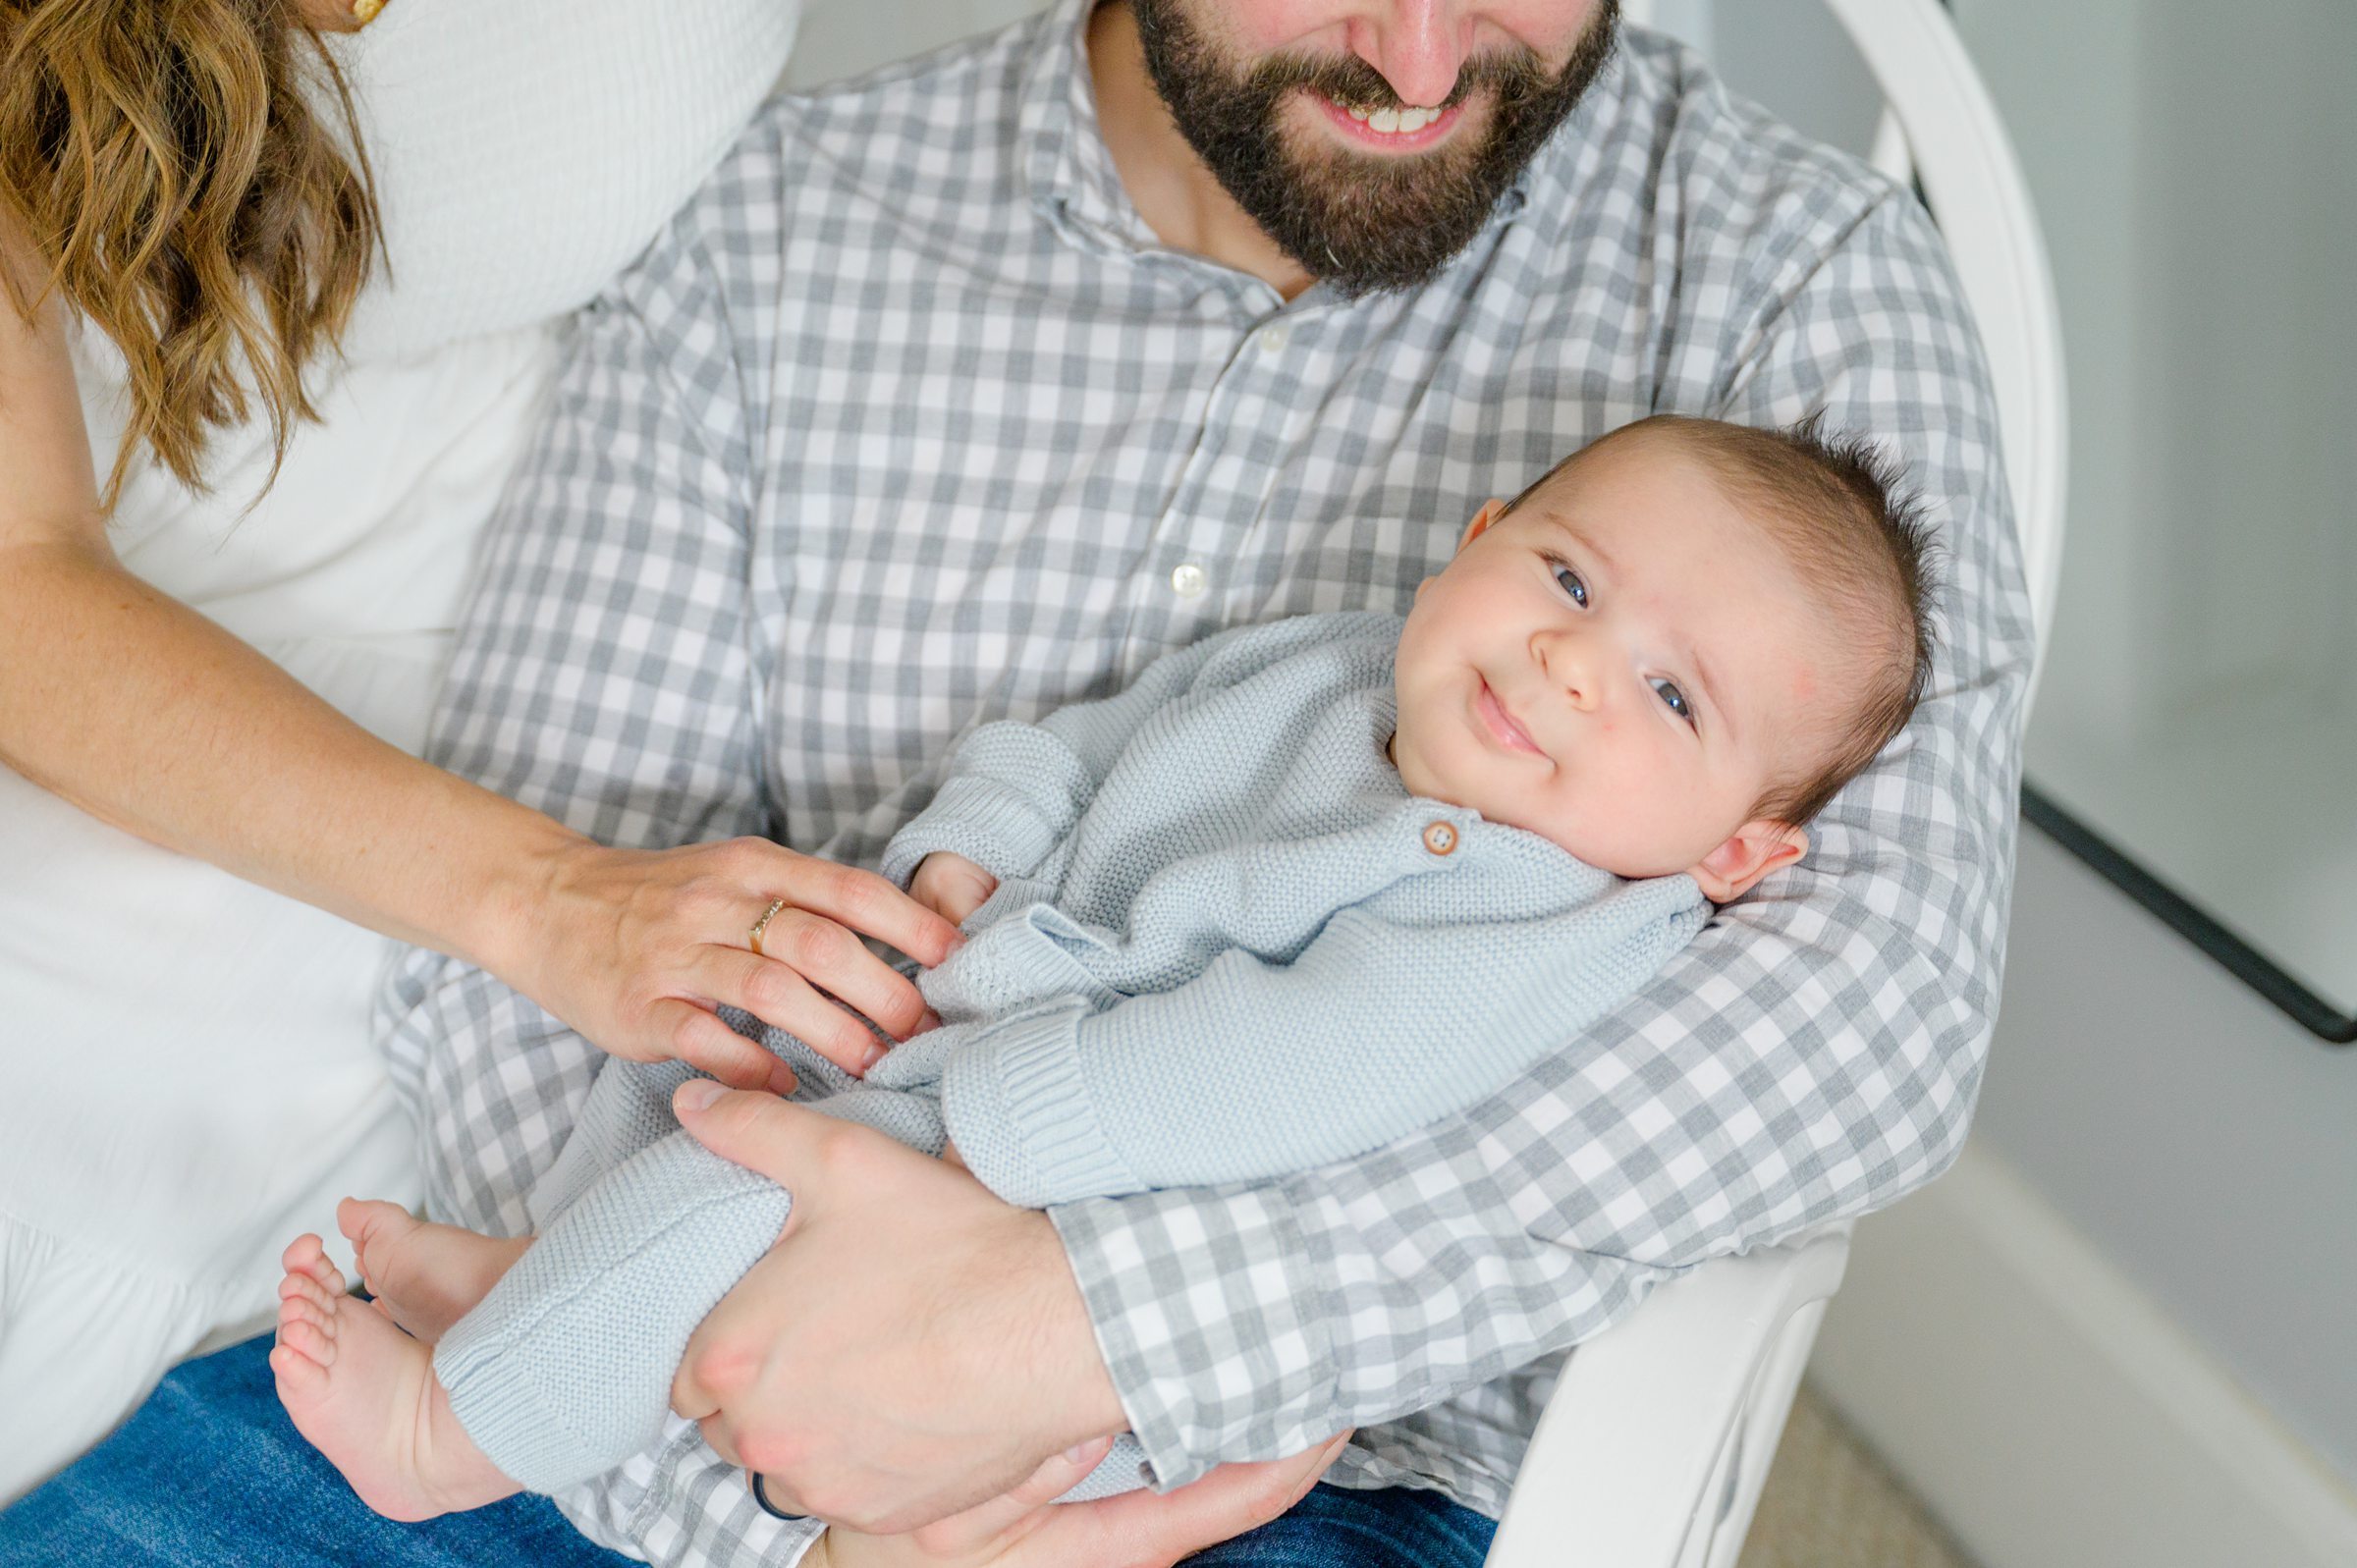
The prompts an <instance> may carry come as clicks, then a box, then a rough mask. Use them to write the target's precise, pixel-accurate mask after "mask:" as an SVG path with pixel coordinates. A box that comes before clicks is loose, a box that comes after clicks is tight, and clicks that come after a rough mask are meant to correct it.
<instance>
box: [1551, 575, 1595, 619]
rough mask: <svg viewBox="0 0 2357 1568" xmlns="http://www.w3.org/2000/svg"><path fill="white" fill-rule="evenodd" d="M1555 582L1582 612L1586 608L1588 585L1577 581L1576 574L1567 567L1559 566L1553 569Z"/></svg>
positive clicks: (1577, 576)
mask: <svg viewBox="0 0 2357 1568" xmlns="http://www.w3.org/2000/svg"><path fill="white" fill-rule="evenodd" d="M1555 580H1556V583H1557V585H1558V586H1560V587H1561V588H1562V590H1563V592H1565V593H1567V594H1569V595H1570V596H1571V602H1572V603H1573V604H1575V605H1577V606H1579V607H1580V608H1581V609H1582V610H1585V609H1586V608H1587V607H1588V585H1587V584H1586V583H1584V582H1582V581H1580V580H1579V573H1578V572H1576V571H1573V570H1572V569H1571V568H1569V567H1562V566H1559V567H1557V568H1555Z"/></svg>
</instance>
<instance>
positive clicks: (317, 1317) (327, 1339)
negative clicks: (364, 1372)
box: [270, 1301, 336, 1369]
mask: <svg viewBox="0 0 2357 1568" xmlns="http://www.w3.org/2000/svg"><path fill="white" fill-rule="evenodd" d="M329 1321H330V1320H329V1318H328V1317H327V1315H326V1314H323V1313H320V1312H318V1311H316V1310H315V1309H314V1308H312V1307H311V1306H310V1305H309V1304H308V1303H307V1302H302V1301H282V1302H280V1303H279V1306H278V1350H276V1351H273V1352H272V1353H271V1356H270V1364H271V1365H272V1366H273V1367H276V1366H277V1365H278V1361H279V1351H286V1352H291V1353H292V1354H293V1355H295V1356H297V1357H298V1358H300V1359H301V1360H303V1361H307V1362H309V1363H310V1364H311V1365H312V1366H314V1367H319V1368H322V1369H324V1368H328V1367H332V1366H334V1365H335V1364H336V1336H335V1334H334V1332H333V1331H332V1330H331V1329H330V1328H329V1327H328V1323H329Z"/></svg>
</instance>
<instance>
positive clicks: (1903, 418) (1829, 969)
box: [1051, 190, 2031, 1487]
mask: <svg viewBox="0 0 2357 1568" xmlns="http://www.w3.org/2000/svg"><path fill="white" fill-rule="evenodd" d="M1851 206H1852V210H1853V211H1854V217H1853V218H1852V219H1850V220H1847V221H1845V222H1844V223H1843V224H1842V225H1841V227H1839V228H1838V230H1837V231H1836V234H1835V236H1834V238H1833V239H1832V240H1831V241H1830V242H1829V241H1827V240H1826V239H1824V238H1823V236H1824V233H1825V231H1824V230H1823V229H1822V228H1819V229H1818V231H1817V234H1818V238H1817V239H1816V240H1815V241H1814V243H1813V245H1812V246H1810V247H1806V248H1804V247H1801V246H1799V245H1797V244H1793V243H1787V244H1786V245H1785V246H1784V247H1783V248H1782V249H1781V251H1778V250H1775V249H1773V248H1771V247H1760V246H1754V247H1747V248H1746V255H1747V257H1750V258H1751V259H1748V260H1747V261H1746V263H1745V265H1746V268H1747V270H1746V272H1745V274H1744V275H1743V276H1742V277H1739V278H1730V279H1724V280H1722V279H1709V280H1687V283H1686V284H1685V285H1681V288H1693V289H1703V288H1716V287H1722V286H1724V287H1732V288H1738V289H1741V290H1745V291H1748V292H1749V294H1750V296H1751V297H1752V298H1753V299H1754V301H1755V302H1753V303H1752V304H1751V305H1750V306H1749V308H1748V309H1746V310H1743V311H1741V312H1738V313H1737V316H1736V328H1737V329H1740V330H1739V331H1738V330H1728V331H1727V332H1725V333H1724V334H1719V335H1714V337H1713V339H1712V341H1711V342H1710V343H1708V344H1705V345H1702V346H1700V348H1699V349H1698V350H1697V352H1696V355H1695V357H1696V360H1697V362H1698V363H1701V362H1704V361H1707V362H1708V364H1709V365H1710V367H1711V368H1710V370H1709V372H1708V376H1707V379H1706V378H1705V377H1704V375H1703V374H1702V373H1701V372H1699V371H1698V372H1697V373H1696V374H1695V375H1694V377H1692V378H1691V379H1681V377H1680V376H1679V373H1678V372H1677V371H1676V370H1675V369H1674V368H1672V370H1671V372H1670V373H1669V384H1668V385H1667V386H1666V387H1665V389H1664V402H1665V405H1666V406H1675V407H1678V408H1680V409H1682V411H1687V412H1693V413H1700V414H1712V415H1717V416H1721V417H1726V418H1730V419H1736V420H1741V421H1743V422H1746V423H1751V424H1781V423H1785V422H1789V421H1791V420H1794V419H1796V418H1799V417H1801V416H1803V415H1805V414H1807V413H1809V412H1811V411H1813V410H1817V409H1823V410H1825V412H1826V415H1827V421H1828V425H1829V427H1830V428H1832V429H1834V430H1838V431H1845V432H1857V433H1863V434H1869V435H1872V436H1875V437H1877V438H1880V439H1881V440H1883V441H1884V442H1886V443H1887V444H1889V445H1891V446H1892V447H1893V448H1895V449H1896V450H1897V452H1898V453H1899V454H1900V455H1901V456H1903V457H1904V458H1905V459H1906V460H1907V461H1908V463H1909V465H1910V468H1911V470H1912V474H1913V477H1914V478H1915V480H1916V482H1917V483H1918V484H1919V485H1920V486H1921V489H1922V492H1923V495H1924V498H1925V501H1926V503H1927V506H1928V508H1929V512H1930V515H1931V516H1932V518H1933V520H1934V521H1935V522H1936V523H1937V524H1938V526H1939V528H1940V530H1941V534H1942V538H1943V541H1944V544H1945V546H1946V599H1945V603H1944V605H1943V607H1942V613H1941V615H1940V616H1939V618H1938V626H1939V632H1940V653H1939V658H1938V668H1937V672H1936V676H1935V679H1934V683H1933V686H1932V690H1931V692H1930V695H1929V698H1928V700H1927V701H1926V702H1925V703H1924V705H1923V707H1922V708H1921V710H1920V711H1919V713H1918V714H1917V716H1916V718H1915V720H1914V722H1913V723H1912V724H1911V725H1910V726H1909V728H1908V730H1907V731H1906V733H1905V734H1904V735H1903V736H1902V737H1901V738H1900V739H1899V741H1898V742H1896V743H1895V744H1894V745H1893V746H1892V748H1891V750H1890V751H1889V752H1888V753H1886V755H1885V757H1884V758H1883V760H1882V761H1881V762H1880V763H1879V764H1878V765H1877V766H1876V767H1875V768H1874V769H1872V770H1871V771H1870V772H1869V773H1867V774H1866V775H1864V776H1863V777H1861V778H1860V779H1859V780H1858V781H1856V782H1855V783H1854V784H1851V786H1850V787H1849V788H1847V789H1846V790H1844V791H1843V792H1842V794H1841V795H1840V797H1839V798H1838V799H1837V800H1836V802H1835V803H1834V804H1833V806H1832V807H1831V809H1829V810H1828V811H1827V812H1826V813H1825V814H1824V815H1823V816H1821V817H1820V818H1819V819H1818V820H1817V822H1816V823H1815V824H1814V825H1813V837H1814V838H1815V847H1814V849H1813V851H1812V852H1811V854H1810V855H1809V856H1808V857H1807V858H1806V859H1805V860H1804V861H1803V862H1801V863H1800V864H1799V865H1798V866H1796V867H1794V868H1792V869H1790V870H1788V871H1785V872H1782V873H1780V874H1779V875H1777V876H1776V877H1774V878H1771V879H1770V880H1769V881H1768V882H1767V883H1765V884H1763V886H1762V887H1761V888H1759V889H1757V890H1755V891H1754V892H1753V894H1752V895H1751V896H1749V897H1748V898H1746V899H1744V900H1742V901H1740V902H1738V903H1736V904H1734V905H1730V906H1728V907H1727V908H1726V909H1725V910H1724V911H1722V913H1721V916H1720V918H1719V919H1718V920H1716V921H1715V922H1714V923H1713V924H1712V925H1711V926H1710V927H1709V928H1708V929H1706V930H1705V931H1704V932H1703V933H1702V935H1701V937H1700V938H1699V939H1698V940H1697V941H1696V942H1695V943H1694V944H1693V945H1692V946H1689V947H1687V948H1686V949H1685V950H1684V951H1683V952H1682V953H1681V954H1679V955H1678V956H1677V957H1676V958H1675V959H1673V960H1672V962H1671V964H1670V965H1669V966H1668V967H1667V968H1666V969H1665V970H1664V971H1663V973H1662V974H1661V976H1660V978H1659V979H1657V980H1656V981H1655V982H1654V983H1653V984H1652V985H1650V986H1649V987H1647V988H1646V989H1645V990H1644V991H1642V992H1641V993H1640V994H1639V995H1638V996H1637V997H1636V998H1635V999H1634V1000H1630V1001H1629V1002H1627V1003H1626V1004H1625V1005H1623V1006H1621V1007H1620V1008H1618V1009H1617V1011H1615V1012H1614V1013H1613V1014H1611V1015H1610V1016H1609V1017H1607V1018H1605V1019H1604V1020H1602V1021H1601V1022H1600V1023H1598V1024H1597V1025H1596V1026H1595V1027H1593V1028H1591V1029H1589V1030H1588V1031H1586V1032H1585V1033H1584V1034H1582V1035H1579V1036H1578V1037H1577V1038H1564V1039H1563V1040H1562V1042H1561V1044H1560V1047H1559V1049H1557V1050H1556V1051H1554V1052H1552V1053H1551V1054H1548V1055H1547V1056H1545V1057H1544V1058H1543V1059H1542V1060H1541V1061H1540V1062H1539V1063H1538V1064H1537V1065H1536V1066H1535V1067H1534V1068H1533V1069H1532V1070H1531V1071H1530V1072H1528V1073H1526V1074H1524V1075H1523V1076H1522V1077H1520V1078H1519V1079H1517V1080H1516V1081H1515V1082H1514V1083H1513V1084H1512V1085H1510V1086H1509V1087H1508V1088H1507V1089H1506V1090H1505V1091H1504V1092H1503V1093H1501V1094H1499V1095H1496V1096H1493V1097H1491V1098H1490V1099H1487V1100H1485V1101H1483V1102H1482V1103H1480V1104H1479V1105H1477V1106H1475V1107H1473V1108H1470V1109H1469V1110H1468V1111H1466V1112H1465V1113H1464V1114H1462V1115H1460V1116H1456V1117H1452V1118H1450V1119H1448V1120H1446V1121H1444V1122H1441V1123H1439V1124H1437V1125H1434V1126H1432V1127H1429V1128H1426V1129H1424V1130H1422V1131H1419V1132H1416V1133H1413V1134H1411V1135H1409V1136H1407V1137H1405V1138H1403V1139H1401V1140H1399V1141H1398V1142H1396V1143H1393V1144H1391V1145H1389V1146H1387V1147H1386V1148H1384V1149H1382V1150H1380V1151H1378V1152H1376V1153H1375V1154H1372V1155H1369V1156H1366V1157H1362V1158H1359V1159H1355V1160H1351V1161H1348V1162H1342V1163H1338V1164H1333V1165H1328V1166H1326V1167H1323V1168H1320V1169H1318V1170H1315V1171H1311V1172H1308V1173H1305V1174H1301V1175H1297V1176H1294V1177H1291V1178H1288V1179H1285V1180H1281V1181H1277V1182H1274V1183H1267V1184H1259V1185H1231V1186H1225V1187H1215V1188H1206V1189H1195V1190H1187V1191H1166V1192H1154V1193H1146V1194H1141V1195H1137V1196H1132V1197H1124V1198H1113V1199H1097V1200H1092V1201H1089V1202H1084V1203H1075V1204H1068V1205H1064V1206H1062V1207H1059V1208H1056V1209H1054V1210H1052V1211H1051V1214H1052V1216H1053V1217H1054V1219H1055V1221H1056V1223H1057V1226H1058V1228H1059V1230H1060V1232H1061V1234H1062V1235H1063V1238H1064V1241H1065V1245H1066V1248H1067V1252H1068V1254H1069V1258H1070V1260H1071V1263H1072V1267H1073V1270H1074V1272H1075V1274H1076V1275H1077V1277H1078V1279H1079V1281H1080V1286H1081V1289H1082V1292H1083V1294H1084V1296H1085V1298H1086V1300H1087V1303H1088V1306H1089V1311H1090V1314H1091V1317H1092V1319H1093V1321H1094V1324H1095V1327H1096V1332H1097V1338H1098V1343H1099V1347H1100V1349H1101V1350H1102V1352H1103V1354H1104V1356H1105V1359H1106V1363H1107V1365H1108V1367H1109V1368H1110V1369H1111V1371H1112V1374H1113V1378H1114V1381H1115V1384H1116V1386H1117V1388H1118V1389H1119V1391H1120V1393H1121V1396H1122V1399H1123V1401H1124V1406H1125V1408H1126V1409H1127V1412H1128V1415H1129V1417H1130V1421H1131V1424H1132V1427H1133V1428H1134V1430H1135V1432H1136V1433H1137V1435H1138V1437H1139V1438H1140V1440H1141V1441H1142V1442H1143V1444H1144V1446H1145V1448H1146V1451H1147V1453H1148V1455H1149V1459H1150V1463H1151V1464H1152V1466H1153V1469H1154V1471H1155V1475H1156V1479H1157V1484H1158V1485H1160V1486H1163V1487H1172V1486H1178V1485H1181V1484H1183V1483H1185V1482H1187V1481H1190V1480H1192V1479H1194V1478H1195V1477H1197V1476H1199V1475H1201V1474H1202V1473H1203V1472H1204V1471H1205V1470H1206V1469H1208V1468H1209V1467H1210V1466H1211V1465H1212V1464H1214V1463H1216V1462H1218V1461H1222V1460H1232V1459H1245V1458H1266V1457H1271V1456H1275V1455H1279V1454H1286V1453H1292V1452H1297V1451H1299V1450H1301V1449H1304V1448H1307V1447H1309V1446H1311V1445H1313V1444H1314V1443H1316V1442H1318V1441H1320V1440H1322V1439H1324V1438H1325V1437H1327V1436H1329V1435H1330V1434H1332V1433H1335V1432H1338V1431H1340V1430H1342V1429H1343V1428H1345V1427H1351V1426H1366V1425H1369V1424H1373V1423H1379V1422H1383V1421H1386V1420H1390V1419H1393V1418H1396V1417H1398V1416H1401V1415H1403V1414H1405V1413H1407V1412H1411V1411H1416V1410H1421V1409H1424V1408H1426V1407H1428V1406H1430V1405H1433V1404H1435V1403H1438V1402H1439V1401H1441V1400H1443V1399H1446V1398H1448V1397H1450V1396H1451V1395H1453V1394H1455V1393H1458V1392H1460V1391H1463V1390H1466V1389H1468V1388H1470V1387H1471V1386H1472V1385H1474V1384H1477V1383H1481V1382H1486V1381H1488V1380H1490V1379H1496V1378H1499V1377H1501V1376H1502V1375H1504V1374H1506V1373H1507V1372H1508V1371H1510V1370H1512V1369H1513V1368H1515V1367H1517V1366H1520V1365H1521V1364H1523V1363H1525V1362H1527V1361H1530V1360H1532V1359H1533V1358H1535V1357H1537V1356H1539V1355H1542V1354H1544V1353H1547V1352H1549V1351H1552V1350H1556V1349H1560V1348H1561V1347H1562V1346H1564V1345H1567V1344H1570V1343H1573V1342H1575V1341H1577V1340H1579V1339H1582V1338H1585V1337H1587V1336H1588V1335H1591V1334H1593V1333H1596V1332H1597V1331H1599V1330H1601V1329H1603V1328H1605V1327H1606V1326H1608V1325H1610V1324H1611V1323H1613V1322H1614V1321H1615V1320H1616V1319H1617V1318H1618V1317H1619V1316H1620V1315H1621V1314H1622V1313H1624V1312H1625V1311H1626V1310H1627V1309H1628V1308H1630V1307H1631V1306H1633V1305H1634V1304H1635V1303H1636V1302H1637V1301H1638V1300H1639V1299H1640V1298H1641V1297H1642V1296H1643V1295H1644V1294H1645V1293H1646V1291H1648V1290H1649V1289H1650V1288H1651V1287H1652V1286H1654V1285H1655V1284H1657V1283H1659V1282H1660V1281H1662V1280H1664V1279H1667V1278H1670V1277H1672V1276H1673V1275H1675V1274H1676V1273H1678V1272H1679V1271H1683V1270H1687V1269H1690V1268H1692V1267H1694V1266H1695V1265H1697V1264H1699V1263H1702V1262H1704V1261H1705V1260H1707V1259H1711V1258H1714V1257H1718V1256H1721V1255H1724V1254H1727V1253H1732V1252H1736V1251H1740V1250H1743V1249H1745V1248H1749V1247H1753V1246H1757V1245H1762V1244H1766V1243H1773V1242H1775V1241H1777V1240H1779V1239H1781V1238H1784V1237H1788V1236H1791V1235H1793V1234H1795V1233H1797V1232H1801V1231H1805V1230H1807V1229H1809V1228H1811V1227H1814V1226H1817V1225H1820V1224H1823V1223H1825V1222H1826V1221H1829V1220H1832V1219H1835V1218H1837V1217H1843V1216H1852V1215H1856V1214H1859V1213H1862V1212H1864V1211H1866V1210H1869V1209H1873V1208H1877V1207H1880V1206H1881V1205H1884V1204H1887V1203H1889V1202H1891V1200H1892V1199H1894V1198H1897V1197H1898V1196H1900V1195H1901V1194H1903V1193H1905V1192H1906V1191H1908V1190H1909V1189H1911V1188H1913V1187H1915V1186H1916V1185H1918V1184H1920V1183H1922V1182H1924V1181H1926V1180H1928V1179H1930V1178H1931V1177H1932V1176H1934V1175H1936V1174H1937V1173H1938V1172H1939V1171H1941V1170H1942V1169H1943V1168H1945V1167H1946V1164H1947V1163H1948V1162H1949V1161H1950V1160H1951V1159H1953V1157H1954V1155H1955V1153H1956V1150H1957V1148H1958V1147H1959V1145H1960V1144H1961V1142H1962V1140H1963V1135H1964V1130H1965V1124H1966V1121H1967V1119H1968V1117H1969V1114H1970V1111H1971V1107H1972V1103H1973V1098H1974V1095H1975V1092H1976V1090H1977V1088H1978V1084H1979V1078H1980V1071H1981V1063H1982V1059H1983V1054H1984V1052H1985V1049H1986V1045H1987V1041H1988V1037H1989V1031H1990V1027H1991V1023H1992V1020H1993V1017H1994V1013H1995V1007H1996V1000H1997V988H1998V982H1999V978H2000V972H2001V962H2002V949H2003V933H2004V929H2005V911H2006V903H2007V898H2008V896H2009V892H2010V873H2011V866H2012V847H2013V825H2014V802H2015V795H2016V788H2017V782H2018V766H2019V719H2020V710H2021V703H2022V695H2023V691H2024V687H2025V683H2026V677H2027V675H2028V670H2029V661H2030V654H2031V631H2030V625H2029V617H2028V601H2027V596H2026V593H2025V591H2024V589H2023V586H2022V581H2021V574H2020V567H2019V560H2018V556H2019V552H2018V548H2017V544H2016V541H2015V538H2014V534H2013V529H2012V517H2011V510H2010V506H2009V502H2008V499H2007V495H2006V492H2005V489H2004V480H2003V474H2002V469H2001V460H2000V454H1999V451H1998V443H1997V433H1996V416H1995V406H1994V403H1993V400H1992V397H1991V392H1990V388H1989V384H1988V379H1987V373H1986V370H1985V367H1984V365H1983V361H1982V357H1981V352H1980V348H1979V345H1978V342H1977V340H1976V339H1975V337H1974V335H1973V333H1972V331H1971V328H1970V326H1969V324H1968V323H1969V317H1968V316H1967V314H1966V312H1965V310H1964V307H1963V305H1962V303H1961V297H1960V295H1959V292H1958V290H1957V288H1956V286H1955V283H1954V280H1953V278H1952V276H1951V274H1950V271H1949V268H1948V264H1947V260H1946V252H1945V250H1944V249H1943V248H1942V246H1941V244H1940V242H1939V239H1938V236H1937V234H1936V233H1935V231H1934V230H1933V229H1932V227H1931V225H1930V223H1929V221H1928V218H1927V215H1926V214H1924V212H1923V211H1922V209H1921V208H1920V207H1919V206H1918V205H1917V204H1916V203H1915V202H1914V201H1913V200H1912V199H1911V198H1909V197H1908V196H1906V195H1905V194H1904V193H1903V192H1898V191H1896V190H1891V191H1889V192H1888V193H1887V194H1883V195H1881V196H1880V197H1879V198H1876V197H1871V196H1869V197H1868V198H1863V199H1859V200H1856V201H1854V202H1853V203H1852V204H1851Z"/></svg>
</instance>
